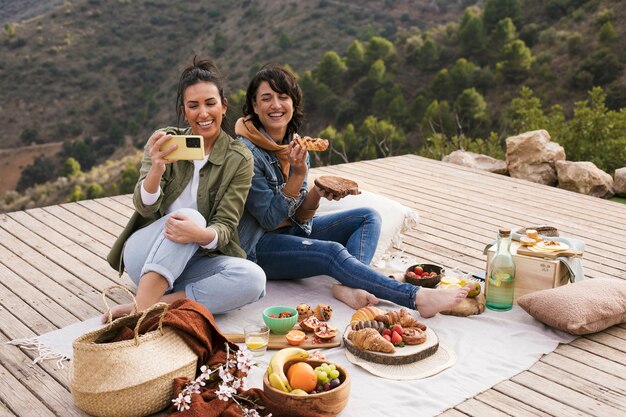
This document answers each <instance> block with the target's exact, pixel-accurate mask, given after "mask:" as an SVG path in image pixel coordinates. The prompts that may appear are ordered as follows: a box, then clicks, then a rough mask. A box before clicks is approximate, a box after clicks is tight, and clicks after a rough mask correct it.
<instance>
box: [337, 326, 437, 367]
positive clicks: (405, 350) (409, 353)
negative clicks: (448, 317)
mask: <svg viewBox="0 0 626 417" xmlns="http://www.w3.org/2000/svg"><path fill="white" fill-rule="evenodd" d="M350 331H351V329H350V326H348V328H346V332H345V333H344V336H343V343H344V344H345V346H346V349H347V350H348V352H350V353H352V354H353V355H354V356H356V357H359V358H361V359H363V360H366V361H368V362H374V363H380V364H383V365H406V364H409V363H415V362H417V361H420V360H422V359H426V358H428V357H429V356H432V355H434V354H435V353H436V352H437V349H439V337H437V333H435V331H434V330H433V329H431V328H430V327H428V328H427V329H426V335H427V336H428V337H427V339H426V341H425V342H424V343H422V344H421V345H405V346H404V347H396V351H395V352H394V353H383V352H373V351H370V350H363V349H359V348H357V347H356V346H354V344H353V343H352V342H351V341H350V339H348V333H349V332H350Z"/></svg>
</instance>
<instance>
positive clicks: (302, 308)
mask: <svg viewBox="0 0 626 417" xmlns="http://www.w3.org/2000/svg"><path fill="white" fill-rule="evenodd" d="M296 310H298V321H302V320H304V319H306V318H309V317H311V316H312V315H313V310H312V309H311V307H310V306H309V305H308V304H305V303H301V304H298V306H297V307H296Z"/></svg>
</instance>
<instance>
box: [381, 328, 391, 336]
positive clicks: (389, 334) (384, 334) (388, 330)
mask: <svg viewBox="0 0 626 417" xmlns="http://www.w3.org/2000/svg"><path fill="white" fill-rule="evenodd" d="M382 335H383V336H389V337H391V329H385V330H383V332H382Z"/></svg>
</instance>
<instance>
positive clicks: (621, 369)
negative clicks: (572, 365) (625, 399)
mask: <svg viewBox="0 0 626 417" xmlns="http://www.w3.org/2000/svg"><path fill="white" fill-rule="evenodd" d="M554 352H555V353H554V354H553V355H551V356H556V355H557V354H558V355H562V356H564V357H566V358H569V359H573V360H575V361H578V362H581V363H584V364H585V365H587V366H589V367H592V368H594V369H597V370H599V371H601V372H603V373H605V374H606V375H607V376H610V377H613V376H615V377H618V378H622V379H626V366H624V365H621V364H619V363H616V362H614V361H612V360H610V359H607V358H605V357H602V356H600V355H596V354H594V353H590V352H588V351H586V350H583V349H580V348H578V347H576V346H572V345H571V344H570V345H559V347H558V348H556V350H555V351H554Z"/></svg>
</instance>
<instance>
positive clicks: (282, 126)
mask: <svg viewBox="0 0 626 417" xmlns="http://www.w3.org/2000/svg"><path fill="white" fill-rule="evenodd" d="M252 106H253V108H254V112H255V113H256V115H257V116H258V118H259V121H260V122H261V124H263V127H264V128H265V131H266V132H267V133H268V134H269V135H270V136H271V137H272V139H274V140H275V141H276V142H277V143H281V142H282V140H283V138H284V137H285V133H286V132H287V125H288V124H289V121H290V120H291V117H292V116H293V100H292V99H291V97H290V96H289V95H288V94H286V93H277V92H276V91H274V90H272V87H270V84H269V83H268V82H267V81H263V82H262V83H261V84H260V85H259V88H258V89H257V91H256V96H255V99H254V101H253V103H252Z"/></svg>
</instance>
